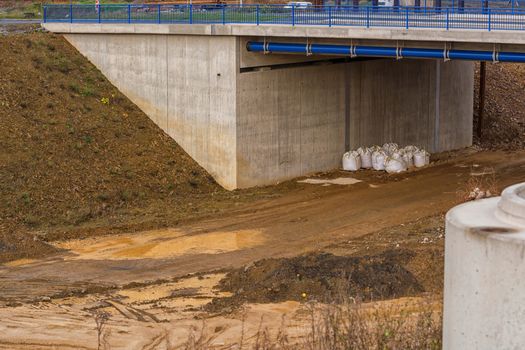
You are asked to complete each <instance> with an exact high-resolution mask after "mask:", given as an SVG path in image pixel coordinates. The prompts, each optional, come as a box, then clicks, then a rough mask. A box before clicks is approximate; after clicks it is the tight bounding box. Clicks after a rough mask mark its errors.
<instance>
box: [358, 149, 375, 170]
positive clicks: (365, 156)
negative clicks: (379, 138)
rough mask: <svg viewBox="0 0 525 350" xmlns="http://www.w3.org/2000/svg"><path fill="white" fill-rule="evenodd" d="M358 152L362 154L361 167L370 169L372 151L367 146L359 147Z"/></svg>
mask: <svg viewBox="0 0 525 350" xmlns="http://www.w3.org/2000/svg"><path fill="white" fill-rule="evenodd" d="M357 153H359V156H361V168H363V169H370V168H371V167H372V151H371V150H370V148H367V147H359V148H358V149H357Z"/></svg>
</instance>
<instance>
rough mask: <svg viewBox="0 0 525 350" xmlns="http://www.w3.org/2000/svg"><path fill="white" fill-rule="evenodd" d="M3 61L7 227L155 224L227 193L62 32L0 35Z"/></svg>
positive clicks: (2, 168)
mask: <svg viewBox="0 0 525 350" xmlns="http://www.w3.org/2000/svg"><path fill="white" fill-rule="evenodd" d="M0 61H1V62H2V64H1V65H0V119H1V120H0V149H1V151H0V199H1V200H0V217H1V218H2V221H3V223H4V225H6V227H10V228H14V227H18V228H21V229H22V231H24V230H25V229H27V230H31V231H39V232H40V236H42V237H44V238H45V239H55V238H67V237H70V236H68V235H63V234H62V233H63V232H70V231H71V230H73V229H77V228H79V227H86V229H87V230H88V229H92V230H94V229H95V228H96V227H98V226H100V227H106V228H107V227H111V226H118V225H124V226H126V225H128V226H129V225H130V224H133V223H135V224H137V223H138V224H142V223H144V222H146V223H147V222H148V221H155V225H156V226H162V224H163V222H164V221H166V222H168V223H169V224H172V223H173V222H174V221H176V220H178V219H180V218H185V217H188V216H191V215H195V214H198V212H199V210H200V208H199V207H198V206H196V205H195V203H199V201H201V202H205V199H206V200H207V199H208V197H209V195H210V194H212V195H213V194H215V195H218V194H224V193H225V192H226V191H224V190H223V189H222V188H221V187H220V186H219V185H217V184H216V183H215V181H214V180H213V178H212V177H211V176H210V175H209V174H207V173H206V171H205V170H204V169H202V168H201V167H200V166H199V165H198V164H197V163H196V162H195V161H194V160H192V159H191V158H190V157H189V156H188V155H187V154H186V153H185V152H184V151H183V150H182V148H181V147H179V146H178V145H177V143H175V142H174V141H173V140H172V139H171V138H170V137H168V136H167V135H166V134H164V133H163V132H162V131H161V130H160V129H159V128H158V127H157V126H156V125H155V124H154V123H153V122H152V121H151V120H150V119H149V118H148V117H147V116H146V115H145V114H144V113H142V112H141V111H140V110H139V109H138V108H137V107H136V106H135V105H134V104H132V103H131V102H130V101H129V100H128V99H127V98H125V96H123V95H122V94H121V93H120V92H119V91H118V90H117V89H116V88H115V87H113V86H112V85H111V84H110V83H109V82H108V81H107V80H106V79H105V78H104V76H103V75H102V74H101V73H100V72H99V71H98V70H97V69H96V68H95V67H94V66H93V65H92V64H90V63H89V62H88V61H87V60H86V59H85V58H84V57H83V56H82V55H81V54H79V53H78V52H77V51H76V50H75V49H74V48H73V47H72V46H70V45H69V44H68V43H67V42H66V41H65V40H64V39H63V38H62V37H61V36H56V35H51V34H46V33H29V34H21V35H8V36H5V37H0ZM190 197H191V198H192V199H191V200H188V198H190ZM204 197H206V198H204ZM150 213H153V215H150ZM164 213H166V214H164ZM163 215H166V217H168V216H169V219H166V217H163ZM169 220H171V221H169ZM124 228H126V227H124ZM72 235H73V234H71V236H72Z"/></svg>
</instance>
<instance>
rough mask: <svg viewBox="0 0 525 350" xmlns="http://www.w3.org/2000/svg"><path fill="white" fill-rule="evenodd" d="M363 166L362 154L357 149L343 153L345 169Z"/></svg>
mask: <svg viewBox="0 0 525 350" xmlns="http://www.w3.org/2000/svg"><path fill="white" fill-rule="evenodd" d="M360 168H361V156H360V155H359V153H357V152H356V151H351V152H346V153H345V154H343V170H347V171H357V170H359V169H360Z"/></svg>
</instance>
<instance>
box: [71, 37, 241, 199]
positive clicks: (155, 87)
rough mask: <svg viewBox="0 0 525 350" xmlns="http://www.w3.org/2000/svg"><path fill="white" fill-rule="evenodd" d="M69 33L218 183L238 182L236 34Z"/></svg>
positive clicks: (76, 45) (90, 57) (88, 55)
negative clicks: (222, 35) (232, 35)
mask: <svg viewBox="0 0 525 350" xmlns="http://www.w3.org/2000/svg"><path fill="white" fill-rule="evenodd" d="M66 38H67V40H68V41H70V42H71V43H72V44H73V45H74V46H75V47H76V48H77V49H78V50H79V51H80V52H82V53H83V54H84V55H85V56H86V57H87V58H88V59H89V60H90V61H91V62H93V63H94V64H95V65H96V66H97V67H98V68H99V69H100V70H101V71H102V72H103V73H104V74H105V75H106V76H107V77H108V79H109V80H110V81H111V82H112V83H113V84H114V85H115V86H116V87H117V88H118V89H119V90H120V91H122V92H123V93H124V94H126V96H128V97H129V98H130V99H131V100H132V101H133V102H134V103H136V104H137V106H139V107H140V108H141V109H142V110H143V111H144V112H145V113H146V114H147V115H148V116H149V117H150V118H151V119H152V120H153V121H154V122H155V123H156V124H157V125H158V126H159V127H160V128H162V129H163V130H164V131H165V132H167V133H168V134H169V135H170V136H171V137H173V138H174V139H175V140H176V141H177V142H178V143H179V144H180V145H181V146H182V147H183V148H184V150H185V151H186V152H188V154H189V155H190V156H191V157H192V158H193V159H195V160H196V161H197V162H198V163H199V164H200V165H201V166H203V167H204V168H205V169H206V170H207V171H208V172H209V173H210V174H211V175H212V176H213V177H214V178H215V179H216V180H217V182H219V183H220V184H221V185H222V186H224V187H225V188H228V189H234V188H236V187H237V183H236V174H237V170H236V166H237V161H236V104H235V96H236V78H237V75H236V74H237V72H238V69H237V67H238V62H237V60H236V57H237V54H236V53H237V52H238V44H237V43H238V40H237V39H236V38H235V37H226V36H225V37H211V36H185V35H138V34H98V35H92V34H71V35H66Z"/></svg>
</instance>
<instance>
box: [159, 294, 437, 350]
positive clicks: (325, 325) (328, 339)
mask: <svg viewBox="0 0 525 350" xmlns="http://www.w3.org/2000/svg"><path fill="white" fill-rule="evenodd" d="M307 309H308V311H309V321H308V322H306V324H305V329H304V332H302V336H300V337H297V336H295V337H294V339H293V340H291V337H290V335H289V329H288V327H289V326H288V325H287V324H286V319H285V318H284V317H283V321H282V323H281V326H280V328H279V330H278V331H277V332H276V333H275V332H274V334H272V333H271V332H270V330H269V328H268V327H266V326H265V324H264V320H263V319H261V322H260V324H259V328H258V330H257V332H256V333H255V334H252V335H250V334H248V335H246V334H244V327H243V329H242V331H241V334H239V340H238V341H236V342H233V343H231V344H226V345H220V346H219V345H214V342H213V341H214V336H213V335H211V336H210V335H208V334H209V333H213V332H208V331H207V329H206V325H205V324H204V323H203V325H202V328H201V329H200V330H193V331H191V332H190V334H189V336H188V339H187V341H186V342H185V344H184V346H183V347H182V348H180V347H174V346H170V347H168V349H170V350H175V349H184V350H209V349H232V350H233V349H236V350H243V349H244V350H292V349H293V350H350V349H352V350H354V349H355V350H371V349H381V350H387V349H392V350H394V349H404V350H405V349H406V350H409V349H414V350H415V349H418V350H420V349H428V350H434V349H441V331H442V330H441V321H442V320H441V312H440V311H435V310H434V308H433V307H432V305H431V304H430V303H428V304H427V303H423V304H421V305H417V306H414V305H413V304H412V305H411V306H408V305H400V306H391V307H386V308H384V307H383V308H380V307H377V308H371V307H369V306H363V304H361V303H359V302H354V301H349V302H345V303H343V304H331V305H326V304H313V303H312V304H307ZM243 324H244V323H243ZM167 343H168V344H169V341H167Z"/></svg>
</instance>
